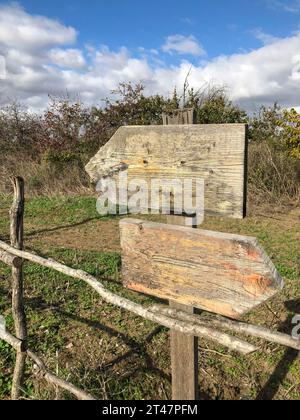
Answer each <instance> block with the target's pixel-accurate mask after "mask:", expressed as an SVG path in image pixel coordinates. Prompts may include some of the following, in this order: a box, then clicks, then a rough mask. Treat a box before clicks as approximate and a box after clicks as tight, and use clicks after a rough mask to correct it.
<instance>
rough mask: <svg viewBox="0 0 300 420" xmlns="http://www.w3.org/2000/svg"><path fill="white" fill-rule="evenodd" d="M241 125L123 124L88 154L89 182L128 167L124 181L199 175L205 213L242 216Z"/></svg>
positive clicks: (243, 142)
mask: <svg viewBox="0 0 300 420" xmlns="http://www.w3.org/2000/svg"><path fill="white" fill-rule="evenodd" d="M246 133H247V127H246V125H245V124H210V125H169V126H130V127H121V128H119V130H118V131H117V132H116V133H115V135H114V136H113V137H112V138H111V139H110V141H109V142H108V143H107V144H106V145H105V146H104V147H102V148H101V149H100V150H99V152H98V153H97V154H96V155H95V156H94V157H93V158H92V159H91V161H90V162H89V163H88V165H87V166H86V171H87V172H88V174H89V176H90V177H91V179H92V181H93V182H95V183H96V182H98V181H99V180H100V179H102V178H105V177H108V176H112V177H113V178H115V179H116V181H117V180H118V173H119V172H120V171H124V170H127V173H128V180H129V181H130V180H132V179H143V180H146V181H147V183H148V188H149V190H150V180H151V179H153V178H155V179H161V180H170V179H171V180H172V179H179V180H181V181H183V180H184V179H203V180H204V182H205V212H206V213H207V214H211V215H220V216H227V217H234V218H243V217H244V216H245V212H246V178H247V164H246V162H247V135H246Z"/></svg>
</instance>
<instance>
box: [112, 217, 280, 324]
mask: <svg viewBox="0 0 300 420" xmlns="http://www.w3.org/2000/svg"><path fill="white" fill-rule="evenodd" d="M120 230H121V246H122V261H123V264H122V273H123V281H124V284H125V285H126V286H127V287H128V288H129V289H132V290H135V291H138V292H142V293H145V294H149V295H152V296H157V297H159V298H163V299H169V300H172V301H175V302H177V303H180V304H183V305H190V306H192V307H196V308H200V309H204V310H207V311H209V312H213V313H217V314H221V315H225V316H228V317H230V318H240V317H241V316H242V315H243V314H245V313H246V312H248V311H249V310H251V309H253V308H254V307H256V306H257V305H259V304H261V303H262V302H264V301H265V300H267V299H269V298H271V297H272V296H274V295H275V294H276V293H277V292H278V290H280V289H282V287H283V280H282V278H281V277H280V275H279V274H278V272H277V271H276V269H275V267H274V265H273V263H272V262H271V260H270V259H269V258H268V256H267V255H266V254H265V252H264V251H263V249H262V248H261V247H260V245H259V244H258V241H257V240H256V239H255V238H251V237H245V236H240V235H231V234H225V233H218V232H211V231H205V230H198V229H197V230H196V229H192V228H184V227H180V226H169V225H163V224H157V223H148V222H143V221H140V220H135V219H125V220H123V221H122V222H121V223H120Z"/></svg>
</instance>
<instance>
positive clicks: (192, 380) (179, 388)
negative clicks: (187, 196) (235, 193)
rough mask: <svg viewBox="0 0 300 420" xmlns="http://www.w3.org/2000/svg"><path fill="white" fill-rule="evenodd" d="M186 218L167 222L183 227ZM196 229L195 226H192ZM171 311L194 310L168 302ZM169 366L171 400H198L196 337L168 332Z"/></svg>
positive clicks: (168, 218)
mask: <svg viewBox="0 0 300 420" xmlns="http://www.w3.org/2000/svg"><path fill="white" fill-rule="evenodd" d="M185 220H186V217H184V216H175V215H170V216H168V217H167V222H168V223H169V224H172V225H180V226H185ZM194 227H196V226H194ZM169 306H170V308H172V309H176V310H179V311H182V312H185V313H187V314H190V315H191V314H194V308H193V307H191V306H187V305H180V304H178V303H176V302H172V301H170V302H169ZM170 343H171V364H172V399H173V400H174V401H178V400H183V401H190V400H197V399H198V344H199V343H198V337H193V336H192V335H187V334H183V333H180V332H178V331H175V330H171V331H170Z"/></svg>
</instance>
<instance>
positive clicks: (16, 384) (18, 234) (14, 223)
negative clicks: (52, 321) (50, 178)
mask: <svg viewBox="0 0 300 420" xmlns="http://www.w3.org/2000/svg"><path fill="white" fill-rule="evenodd" d="M12 183H13V187H14V201H13V204H12V207H11V209H10V241H11V246H13V247H14V248H16V249H19V250H22V249H23V230H24V229H23V218H24V202H25V199H24V180H23V179H22V178H19V177H18V178H13V179H12ZM23 289H24V285H23V264H22V260H21V261H20V264H19V265H16V266H13V267H12V313H13V319H14V324H15V334H16V337H17V338H18V339H19V340H21V341H22V343H23V344H22V347H21V350H19V351H17V355H16V364H15V369H14V375H13V383H12V391H11V398H12V399H13V400H17V399H19V397H20V395H21V388H22V386H23V382H24V375H25V364H26V356H27V352H26V351H27V324H26V315H25V309H24V297H23V294H24V290H23Z"/></svg>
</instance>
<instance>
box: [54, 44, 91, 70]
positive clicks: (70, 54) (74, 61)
mask: <svg viewBox="0 0 300 420" xmlns="http://www.w3.org/2000/svg"><path fill="white" fill-rule="evenodd" d="M49 58H50V60H51V61H52V63H53V64H56V65H57V66H60V67H69V68H78V69H80V68H83V67H84V66H85V65H86V61H85V58H84V56H83V53H82V51H80V50H76V49H62V48H54V49H52V50H51V51H50V53H49Z"/></svg>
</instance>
